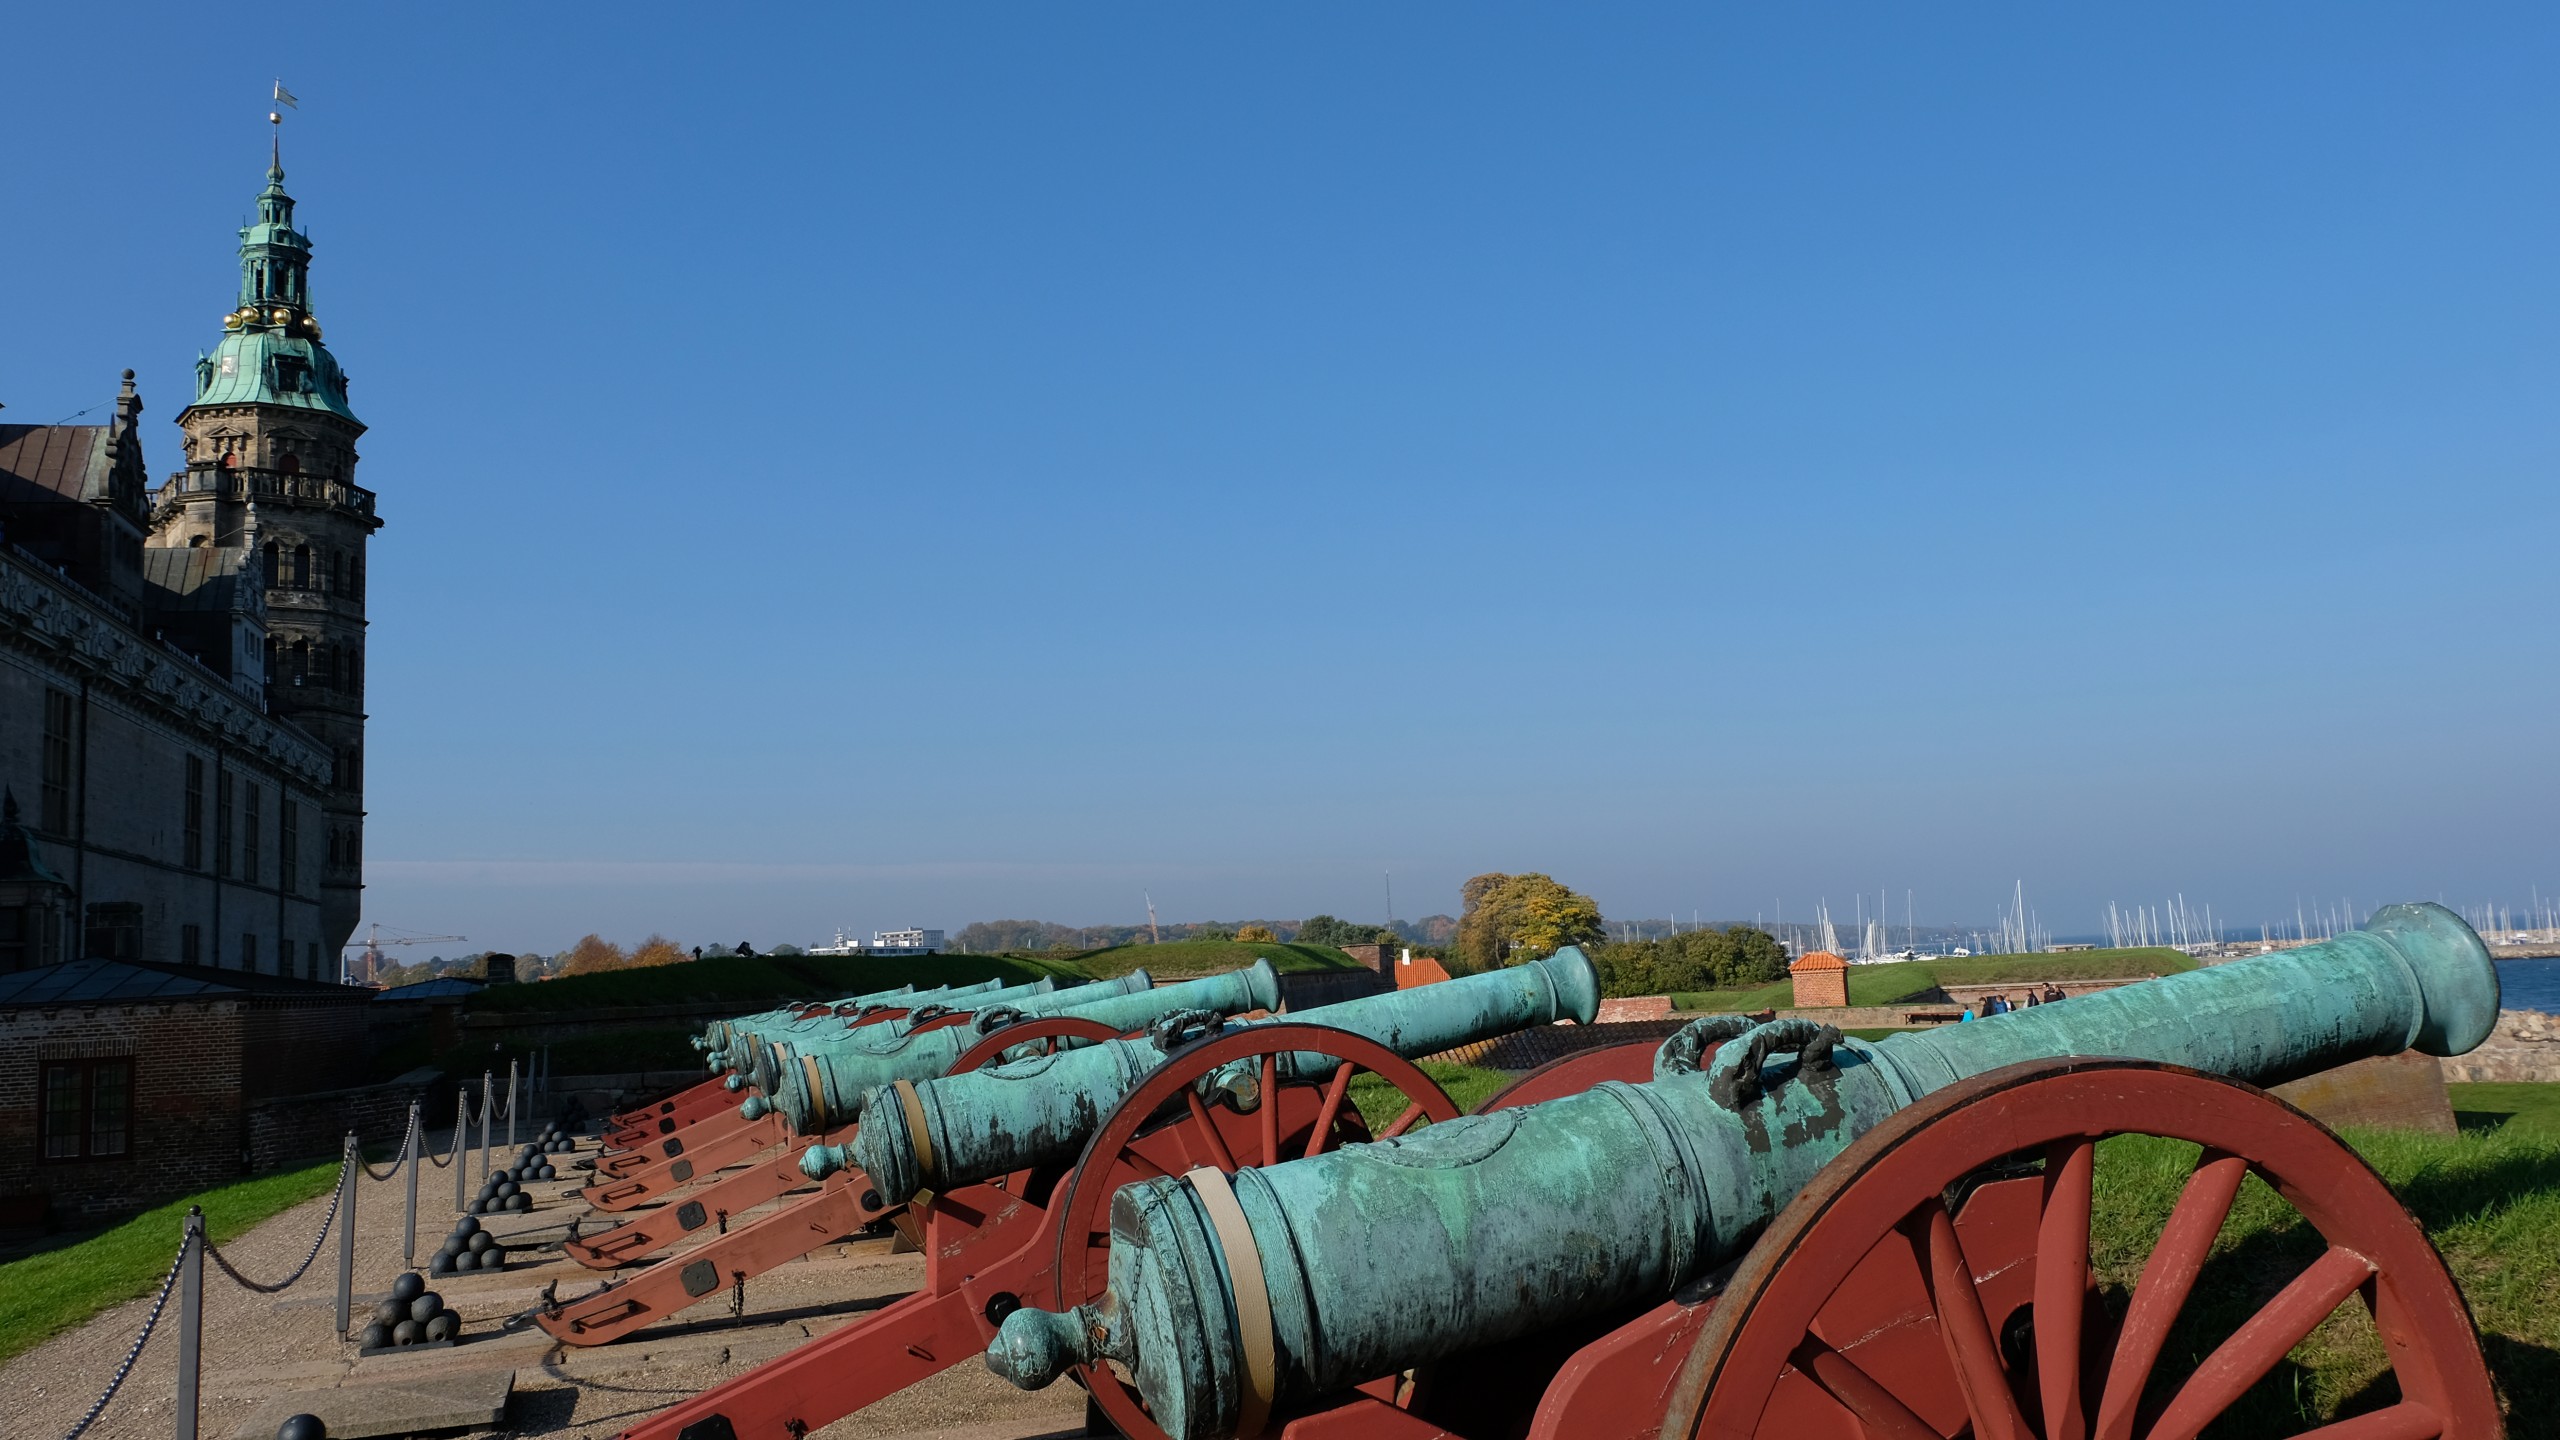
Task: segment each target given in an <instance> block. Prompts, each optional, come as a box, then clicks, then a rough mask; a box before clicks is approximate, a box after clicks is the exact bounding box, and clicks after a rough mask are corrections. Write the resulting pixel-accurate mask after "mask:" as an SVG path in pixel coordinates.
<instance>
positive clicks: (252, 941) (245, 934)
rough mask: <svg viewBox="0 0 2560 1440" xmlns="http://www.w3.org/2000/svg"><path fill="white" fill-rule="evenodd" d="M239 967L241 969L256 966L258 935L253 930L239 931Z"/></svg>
mask: <svg viewBox="0 0 2560 1440" xmlns="http://www.w3.org/2000/svg"><path fill="white" fill-rule="evenodd" d="M240 968H241V969H243V970H255V969H257V968H258V937H257V934H256V933H255V932H254V931H247V930H244V931H242V932H240Z"/></svg>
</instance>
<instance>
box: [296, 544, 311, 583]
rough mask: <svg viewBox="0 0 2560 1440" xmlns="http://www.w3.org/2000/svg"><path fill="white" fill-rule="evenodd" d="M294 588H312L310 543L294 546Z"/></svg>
mask: <svg viewBox="0 0 2560 1440" xmlns="http://www.w3.org/2000/svg"><path fill="white" fill-rule="evenodd" d="M293 588H294V589H296V590H308V589H310V588H311V547H310V546H308V545H296V546H294V547H293Z"/></svg>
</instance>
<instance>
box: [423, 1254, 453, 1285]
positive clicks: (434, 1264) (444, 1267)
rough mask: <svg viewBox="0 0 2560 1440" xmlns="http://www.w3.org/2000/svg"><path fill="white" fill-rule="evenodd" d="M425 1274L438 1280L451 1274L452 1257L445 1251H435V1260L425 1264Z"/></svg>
mask: <svg viewBox="0 0 2560 1440" xmlns="http://www.w3.org/2000/svg"><path fill="white" fill-rule="evenodd" d="M427 1273H428V1274H430V1275H433V1276H436V1277H437V1278H439V1279H441V1278H443V1277H444V1276H447V1275H450V1274H452V1273H453V1256H452V1255H451V1254H450V1253H448V1252H446V1251H442V1250H439V1251H437V1252H436V1258H434V1259H433V1260H430V1261H428V1262H427Z"/></svg>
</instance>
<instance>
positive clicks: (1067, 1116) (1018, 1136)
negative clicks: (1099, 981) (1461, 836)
mask: <svg viewBox="0 0 2560 1440" xmlns="http://www.w3.org/2000/svg"><path fill="white" fill-rule="evenodd" d="M1599 1005H1600V981H1599V976H1598V974H1597V973H1596V972H1594V971H1593V969H1592V966H1591V962H1590V960H1589V959H1587V958H1585V957H1584V955H1583V953H1582V952H1581V951H1580V950H1577V949H1572V948H1567V949H1565V950H1562V951H1559V952H1557V953H1556V954H1555V955H1553V956H1551V957H1549V958H1547V959H1545V960H1540V961H1537V962H1535V963H1533V964H1528V965H1518V966H1514V967H1512V968H1510V969H1507V970H1497V971H1494V972H1493V973H1491V974H1487V975H1471V976H1468V977H1467V978H1465V979H1462V980H1452V981H1449V982H1448V983H1446V984H1441V985H1425V986H1421V987H1418V988H1415V989H1411V990H1398V991H1395V992H1394V993H1392V994H1386V995H1372V996H1369V997H1367V998H1366V999H1361V1000H1346V1001H1344V1002H1342V1003H1341V1004H1339V1005H1326V1006H1322V1007H1320V1008H1318V1009H1314V1010H1308V1011H1304V1012H1301V1013H1298V1014H1293V1015H1291V1016H1289V1017H1287V1018H1289V1019H1291V1020H1303V1021H1307V1022H1309V1023H1311V1024H1316V1025H1328V1026H1331V1027H1333V1028H1334V1029H1337V1030H1347V1031H1350V1032H1352V1033H1354V1034H1357V1035H1363V1036H1366V1037H1368V1038H1369V1039H1372V1040H1375V1041H1377V1042H1378V1043H1380V1044H1382V1045H1384V1046H1386V1047H1387V1048H1388V1049H1390V1050H1393V1051H1395V1052H1396V1053H1398V1054H1400V1055H1404V1056H1407V1057H1413V1056H1421V1055H1429V1054H1432V1053H1434V1052H1435V1051H1440V1050H1446V1049H1448V1048H1450V1047H1451V1046H1454V1045H1464V1044H1467V1043H1469V1042H1471V1041H1476V1040H1483V1039H1487V1038H1490V1037H1492V1036H1495V1035H1502V1034H1507V1033H1509V1032H1511V1031H1514V1030H1523V1029H1526V1028H1528V1027H1529V1026H1532V1025H1546V1024H1552V1023H1553V1022H1555V1021H1558V1020H1575V1021H1580V1022H1582V1023H1585V1024H1588V1023H1590V1020H1591V1018H1592V1016H1593V1014H1595V1013H1596V1012H1597V1011H1598V1009H1599ZM1170 1039H1171V1037H1161V1038H1160V1037H1158V1036H1154V1035H1149V1036H1143V1037H1138V1038H1133V1039H1126V1040H1113V1041H1109V1042H1106V1043H1104V1044H1100V1045H1095V1046H1092V1047H1090V1048H1087V1049H1083V1050H1076V1051H1071V1052H1068V1053H1066V1054H1060V1055H1044V1056H1039V1057H1036V1058H1033V1059H1026V1060H1016V1061H1012V1062H1009V1063H1007V1064H1004V1065H996V1066H990V1067H988V1068H986V1069H983V1070H977V1071H973V1072H971V1073H969V1074H966V1075H948V1076H944V1077H943V1078H941V1079H939V1080H930V1081H919V1082H917V1084H916V1085H915V1101H916V1103H915V1105H914V1106H913V1107H912V1109H910V1107H908V1106H906V1105H905V1104H903V1103H901V1104H899V1105H896V1106H887V1105H884V1106H882V1107H881V1108H880V1113H879V1114H877V1115H875V1116H873V1117H871V1119H870V1120H869V1121H867V1122H866V1123H865V1124H864V1125H863V1127H862V1133H861V1134H859V1135H857V1136H855V1137H854V1141H853V1144H852V1145H851V1146H850V1147H847V1146H837V1145H824V1146H812V1147H810V1149H809V1150H808V1151H807V1152H806V1153H804V1154H803V1155H802V1156H801V1157H800V1168H801V1169H802V1171H804V1172H805V1173H807V1174H810V1175H812V1176H820V1175H825V1174H828V1173H830V1172H831V1171H833V1170H836V1169H841V1168H842V1167H843V1166H844V1164H845V1163H846V1161H847V1158H848V1156H847V1152H848V1150H849V1151H850V1159H851V1161H852V1163H854V1164H857V1165H860V1166H861V1167H862V1169H863V1173H864V1174H866V1175H868V1176H870V1177H871V1183H872V1186H873V1187H874V1188H875V1189H877V1190H878V1191H879V1192H880V1194H881V1195H882V1196H883V1197H884V1198H886V1199H889V1200H892V1201H901V1200H907V1199H910V1198H912V1197H913V1196H914V1195H915V1194H916V1192H918V1191H920V1190H923V1189H926V1188H928V1187H930V1188H936V1189H948V1188H950V1187H952V1186H954V1185H963V1184H969V1183H972V1182H975V1181H979V1180H985V1179H989V1178H991V1177H994V1176H997V1175H1003V1174H1006V1173H1008V1172H1011V1171H1014V1170H1020V1169H1023V1168H1025V1167H1027V1166H1032V1165H1039V1164H1046V1163H1052V1162H1063V1161H1068V1160H1073V1159H1074V1158H1075V1157H1076V1155H1077V1154H1078V1152H1080V1151H1082V1150H1083V1148H1084V1144H1085V1141H1086V1140H1088V1139H1090V1138H1091V1137H1092V1135H1093V1132H1094V1131H1095V1130H1096V1129H1097V1128H1099V1127H1100V1126H1101V1124H1102V1122H1103V1120H1104V1118H1105V1117H1107V1116H1109V1115H1110V1114H1111V1111H1112V1109H1113V1108H1114V1107H1116V1106H1117V1105H1118V1104H1119V1103H1120V1101H1121V1098H1122V1097H1123V1096H1126V1095H1127V1094H1128V1093H1129V1092H1130V1091H1132V1090H1134V1089H1136V1088H1137V1085H1138V1082H1139V1081H1140V1080H1142V1079H1144V1078H1145V1077H1146V1075H1147V1072H1149V1071H1151V1070H1153V1069H1155V1068H1156V1066H1158V1065H1160V1064H1162V1063H1164V1059H1165V1055H1166V1053H1167V1051H1168V1045H1169V1042H1170ZM1339 1063H1340V1062H1339V1061H1336V1060H1334V1059H1332V1058H1330V1057H1328V1056H1322V1055H1287V1056H1283V1057H1281V1067H1280V1070H1281V1075H1282V1077H1283V1078H1284V1079H1297V1078H1301V1072H1306V1073H1311V1074H1314V1075H1319V1076H1321V1075H1326V1074H1330V1073H1331V1072H1332V1071H1333V1069H1334V1067H1335V1066H1336V1065H1338V1064H1339ZM1210 1079H1211V1082H1212V1083H1213V1084H1215V1083H1217V1082H1219V1081H1222V1080H1228V1079H1232V1080H1236V1081H1239V1082H1241V1083H1243V1084H1248V1085H1249V1084H1255V1083H1259V1077H1258V1076H1256V1077H1245V1076H1242V1075H1237V1076H1232V1077H1228V1076H1212V1077H1210ZM919 1120H921V1121H922V1124H923V1127H924V1133H923V1137H922V1138H923V1141H924V1143H923V1144H918V1143H917V1139H918V1136H917V1134H916V1129H915V1127H916V1124H917V1122H918V1121H919ZM927 1156H929V1157H931V1161H930V1165H929V1166H928V1164H927V1161H926V1160H925V1159H924V1158H922V1157H927Z"/></svg>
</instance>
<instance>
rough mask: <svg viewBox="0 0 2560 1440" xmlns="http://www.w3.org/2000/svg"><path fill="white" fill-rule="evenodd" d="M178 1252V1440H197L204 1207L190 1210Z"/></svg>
mask: <svg viewBox="0 0 2560 1440" xmlns="http://www.w3.org/2000/svg"><path fill="white" fill-rule="evenodd" d="M178 1244H179V1247H180V1249H179V1251H178V1424H177V1437H178V1440H196V1404H197V1401H196V1380H197V1377H198V1376H199V1375H200V1374H201V1372H202V1371H203V1369H204V1363H203V1362H204V1207H203V1206H201V1205H190V1206H188V1207H187V1219H186V1225H185V1227H184V1228H183V1229H182V1230H180V1232H179V1240H178Z"/></svg>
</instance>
